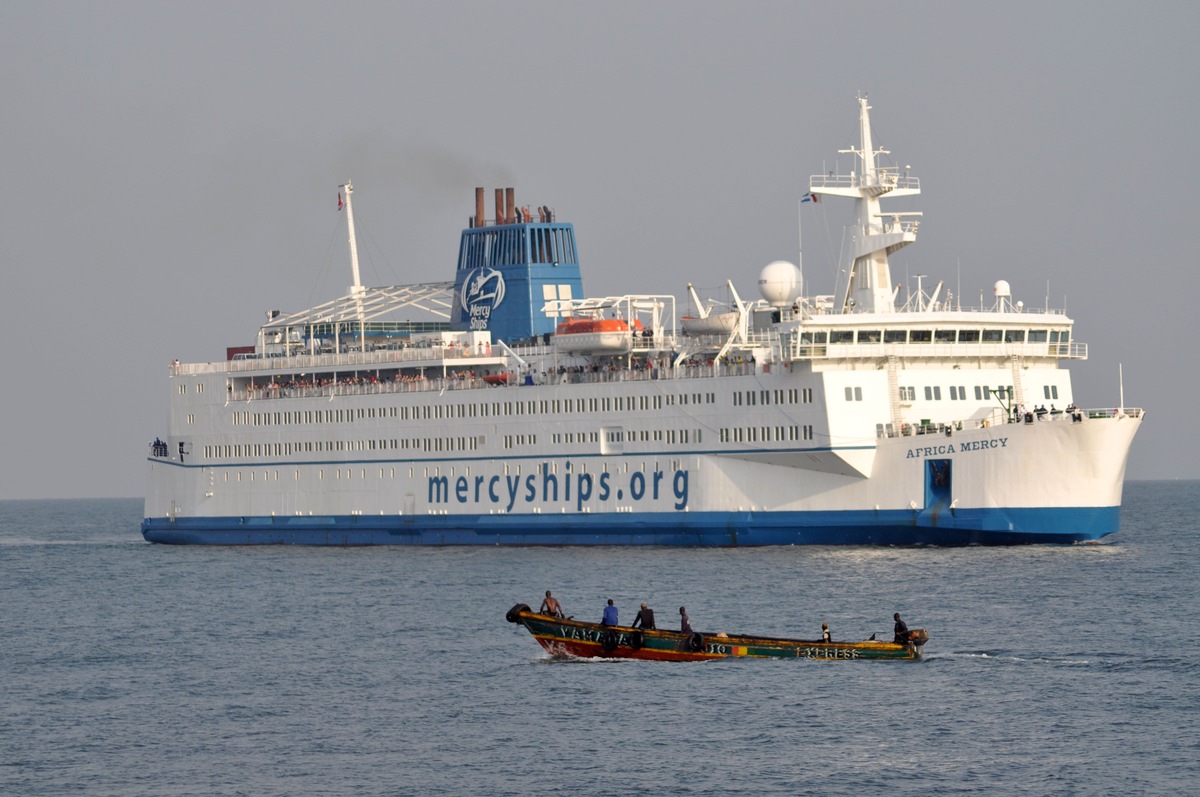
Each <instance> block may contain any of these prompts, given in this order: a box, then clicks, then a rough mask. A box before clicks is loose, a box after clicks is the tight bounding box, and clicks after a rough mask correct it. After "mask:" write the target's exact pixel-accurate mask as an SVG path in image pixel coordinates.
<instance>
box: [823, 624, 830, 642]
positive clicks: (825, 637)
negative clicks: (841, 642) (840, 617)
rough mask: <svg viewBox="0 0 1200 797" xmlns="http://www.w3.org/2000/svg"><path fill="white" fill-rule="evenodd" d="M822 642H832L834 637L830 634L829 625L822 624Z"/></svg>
mask: <svg viewBox="0 0 1200 797" xmlns="http://www.w3.org/2000/svg"><path fill="white" fill-rule="evenodd" d="M821 641H822V642H832V641H833V636H832V635H830V633H829V623H821Z"/></svg>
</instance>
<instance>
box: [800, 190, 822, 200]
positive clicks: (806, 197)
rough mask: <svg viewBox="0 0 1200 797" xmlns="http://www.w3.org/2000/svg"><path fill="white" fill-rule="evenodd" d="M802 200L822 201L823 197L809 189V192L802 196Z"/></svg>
mask: <svg viewBox="0 0 1200 797" xmlns="http://www.w3.org/2000/svg"><path fill="white" fill-rule="evenodd" d="M800 201H801V202H820V201H821V197H819V196H817V195H816V194H814V193H813V192H812V191H809V192H808V193H807V194H805V195H804V196H802V197H800Z"/></svg>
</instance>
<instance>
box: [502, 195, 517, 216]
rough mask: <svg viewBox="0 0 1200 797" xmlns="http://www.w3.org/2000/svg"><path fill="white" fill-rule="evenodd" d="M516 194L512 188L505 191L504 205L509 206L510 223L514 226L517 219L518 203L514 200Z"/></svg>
mask: <svg viewBox="0 0 1200 797" xmlns="http://www.w3.org/2000/svg"><path fill="white" fill-rule="evenodd" d="M515 193H516V192H515V191H514V190H513V189H511V188H506V189H504V204H505V205H507V206H508V216H507V219H508V223H509V224H513V223H515V222H517V221H518V219H517V201H516V199H514V194H515Z"/></svg>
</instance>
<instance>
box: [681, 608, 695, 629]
mask: <svg viewBox="0 0 1200 797" xmlns="http://www.w3.org/2000/svg"><path fill="white" fill-rule="evenodd" d="M679 630H680V631H682V632H683V633H685V634H690V633H692V621H691V620H689V619H688V616H687V609H685V608H683V607H682V606H680V607H679Z"/></svg>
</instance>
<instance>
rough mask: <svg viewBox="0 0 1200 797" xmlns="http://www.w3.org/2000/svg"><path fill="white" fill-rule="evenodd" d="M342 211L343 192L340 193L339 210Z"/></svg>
mask: <svg viewBox="0 0 1200 797" xmlns="http://www.w3.org/2000/svg"><path fill="white" fill-rule="evenodd" d="M341 209H342V192H341V191H338V210H341Z"/></svg>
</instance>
